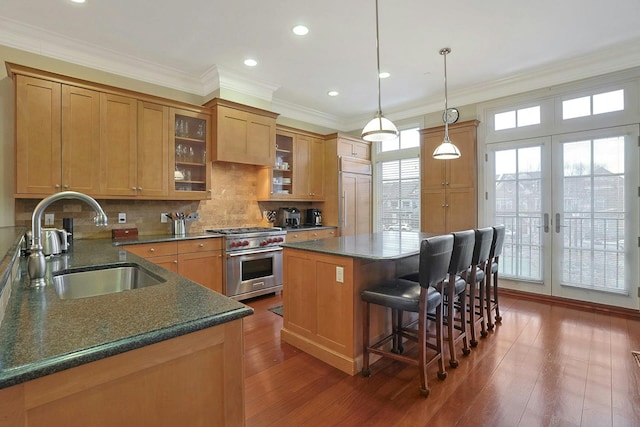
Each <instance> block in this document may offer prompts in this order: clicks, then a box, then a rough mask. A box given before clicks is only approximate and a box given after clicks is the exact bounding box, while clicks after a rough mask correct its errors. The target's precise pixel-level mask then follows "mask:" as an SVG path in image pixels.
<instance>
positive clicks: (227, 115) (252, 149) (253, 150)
mask: <svg viewBox="0 0 640 427" xmlns="http://www.w3.org/2000/svg"><path fill="white" fill-rule="evenodd" d="M216 108H217V115H216V119H217V129H218V130H217V138H216V160H222V161H226V162H234V163H246V164H252V165H264V166H273V165H274V164H275V146H276V138H275V135H276V133H275V132H276V129H275V119H272V118H269V117H262V116H259V115H257V114H252V113H248V112H246V111H240V110H236V109H234V108H229V107H225V106H222V105H219V106H217V107H216Z"/></svg>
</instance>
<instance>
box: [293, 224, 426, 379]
mask: <svg viewBox="0 0 640 427" xmlns="http://www.w3.org/2000/svg"><path fill="white" fill-rule="evenodd" d="M430 236H432V234H429V233H420V232H410V231H384V232H381V233H373V234H360V235H355V236H343V237H333V238H328V239H322V240H311V241H306V242H300V243H286V244H284V245H283V246H284V266H283V268H284V277H283V312H284V316H283V327H282V334H281V337H282V340H283V341H285V342H287V343H289V344H291V345H293V346H295V347H297V348H299V349H301V350H303V351H305V352H307V353H309V354H311V355H313V356H315V357H317V358H318V359H320V360H322V361H324V362H326V363H328V364H330V365H331V366H334V367H336V368H338V369H340V370H341V371H343V372H346V373H348V374H350V375H354V374H356V373H358V372H359V371H360V370H361V368H362V303H361V300H360V293H361V292H362V290H363V289H366V288H368V287H371V286H373V285H375V284H376V283H379V282H381V281H383V280H387V279H391V278H393V277H396V276H398V275H402V274H406V273H409V272H413V271H416V270H417V269H418V260H419V254H420V241H421V240H423V239H426V238H427V237H430ZM390 327H391V326H390V322H389V316H388V313H386V312H385V310H384V308H382V307H372V310H371V334H372V339H374V338H375V337H381V336H382V335H383V334H384V333H385V331H388V330H389V329H390Z"/></svg>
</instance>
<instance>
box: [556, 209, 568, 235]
mask: <svg viewBox="0 0 640 427" xmlns="http://www.w3.org/2000/svg"><path fill="white" fill-rule="evenodd" d="M560 227H563V228H566V227H568V225H560V214H559V213H556V233H559V232H560Z"/></svg>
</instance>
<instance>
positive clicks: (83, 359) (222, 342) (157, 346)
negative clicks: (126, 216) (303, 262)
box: [0, 227, 253, 426]
mask: <svg viewBox="0 0 640 427" xmlns="http://www.w3.org/2000/svg"><path fill="white" fill-rule="evenodd" d="M10 234H11V235H12V236H13V237H14V239H13V240H11V238H7V239H3V238H2V236H4V235H6V236H9V235H10ZM18 237H19V233H16V231H15V229H13V227H5V228H0V243H2V244H3V247H1V248H0V251H2V254H4V253H5V252H6V253H7V254H8V255H7V256H5V257H4V260H3V262H2V266H1V267H2V268H3V271H0V273H2V276H1V277H2V278H3V279H4V281H3V282H0V291H2V292H3V293H4V291H7V290H8V288H7V287H10V290H11V295H10V298H9V299H8V303H7V305H6V308H5V310H4V316H3V319H2V323H0V426H5V425H9V426H21V425H30V426H33V425H47V426H56V425H65V426H68V425H92V426H96V425H243V424H244V384H243V377H244V375H243V339H242V318H243V317H246V316H248V315H250V314H252V313H253V310H252V309H251V308H249V307H247V306H245V305H243V304H241V303H238V302H236V301H234V300H231V299H229V298H227V297H225V296H223V295H221V294H218V293H216V292H213V291H211V290H209V289H207V288H205V287H203V286H200V285H198V284H196V283H194V282H192V281H190V280H187V279H185V278H183V277H182V276H179V275H177V274H175V273H172V272H170V271H168V270H165V269H163V268H161V267H159V266H157V265H155V264H153V263H151V262H148V261H146V260H144V259H143V258H140V257H138V256H136V255H134V254H132V253H130V252H128V251H126V250H124V249H123V248H120V247H115V246H114V245H113V243H112V241H111V240H105V239H100V240H76V241H74V244H73V249H72V250H71V251H70V252H69V253H68V254H63V255H60V256H56V257H52V258H49V259H48V260H47V268H48V272H47V275H48V277H47V281H50V280H51V279H50V273H51V271H52V270H66V269H75V268H83V267H91V268H95V267H96V266H100V265H113V264H137V265H139V266H141V267H143V268H144V269H146V270H148V271H149V272H151V273H152V274H153V275H155V276H157V277H159V278H161V279H162V283H160V284H158V285H154V286H149V287H145V288H140V289H134V290H131V291H124V292H119V293H112V294H108V295H100V296H94V297H89V298H79V299H60V298H59V297H58V296H57V294H56V290H55V287H54V286H53V285H52V284H51V283H49V284H48V285H47V286H45V287H44V288H36V289H33V288H28V287H27V286H26V283H27V281H28V278H27V277H26V274H25V264H26V262H25V260H24V258H20V259H16V258H15V253H16V251H17V250H18V249H19V239H18ZM9 241H10V243H9V244H5V243H6V242H9ZM11 260H13V261H14V262H13V268H12V266H11V264H12V263H11V262H9V261H11ZM7 270H9V273H7ZM12 277H13V279H12Z"/></svg>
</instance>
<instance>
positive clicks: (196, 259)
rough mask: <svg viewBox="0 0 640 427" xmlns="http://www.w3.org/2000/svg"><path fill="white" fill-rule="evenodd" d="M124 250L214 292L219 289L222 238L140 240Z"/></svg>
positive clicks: (220, 284) (220, 287) (219, 290)
mask: <svg viewBox="0 0 640 427" xmlns="http://www.w3.org/2000/svg"><path fill="white" fill-rule="evenodd" d="M125 249H126V250H128V251H129V252H132V253H134V254H136V255H138V256H141V257H143V258H145V259H146V260H148V261H151V262H153V263H154V264H157V265H159V266H161V267H163V268H166V269H167V270H170V271H173V272H174V273H178V274H180V275H181V276H184V277H186V278H187V279H189V280H193V281H194V282H196V283H199V284H201V285H202V286H206V287H207V288H209V289H212V290H214V291H216V292H220V293H223V289H222V239H220V238H210V239H192V240H181V241H178V242H159V243H141V244H137V245H129V246H125Z"/></svg>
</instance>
